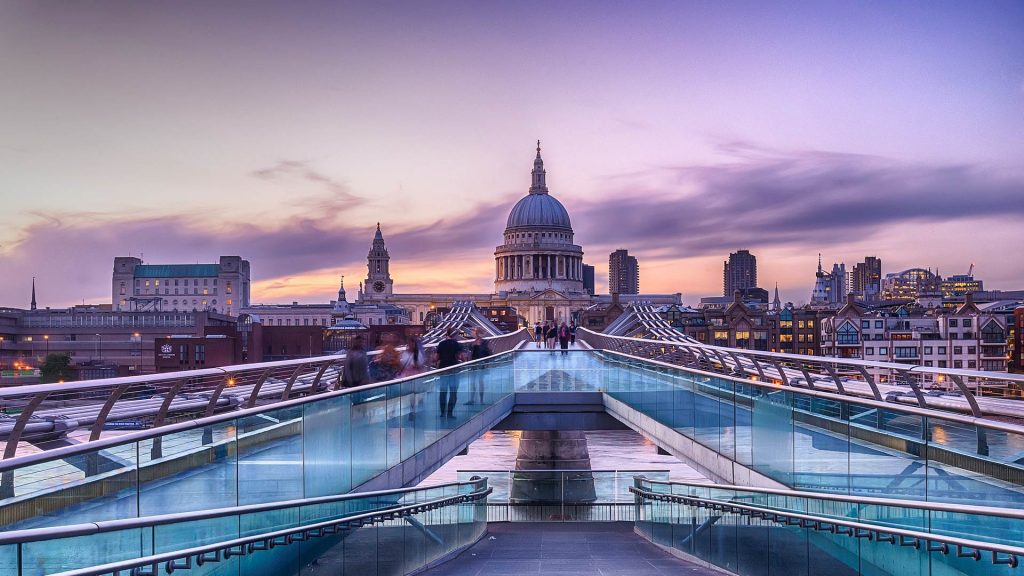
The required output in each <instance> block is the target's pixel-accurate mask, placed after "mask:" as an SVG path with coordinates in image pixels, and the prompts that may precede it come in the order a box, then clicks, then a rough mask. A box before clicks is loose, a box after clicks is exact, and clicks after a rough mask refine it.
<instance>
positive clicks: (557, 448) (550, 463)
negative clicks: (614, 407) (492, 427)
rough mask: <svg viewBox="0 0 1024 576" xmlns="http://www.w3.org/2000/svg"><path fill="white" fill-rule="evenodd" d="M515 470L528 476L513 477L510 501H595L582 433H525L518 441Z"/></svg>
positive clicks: (578, 431)
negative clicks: (548, 472) (546, 472)
mask: <svg viewBox="0 0 1024 576" xmlns="http://www.w3.org/2000/svg"><path fill="white" fill-rule="evenodd" d="M516 470H517V471H523V472H529V473H528V474H525V473H524V474H513V475H512V493H511V498H510V499H511V501H512V502H515V503H527V502H529V503H559V502H593V501H595V500H597V494H596V490H595V488H594V476H593V474H592V473H591V472H590V452H589V451H588V450H587V437H586V434H585V433H584V432H583V431H581V430H526V431H524V432H523V435H522V437H521V438H520V440H519V453H518V454H517V455H516ZM544 471H550V474H544V473H543V472H544ZM538 472H539V473H538Z"/></svg>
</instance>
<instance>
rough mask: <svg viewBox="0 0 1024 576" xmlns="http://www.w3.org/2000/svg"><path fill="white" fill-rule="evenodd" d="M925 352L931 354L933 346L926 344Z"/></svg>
mask: <svg viewBox="0 0 1024 576" xmlns="http://www.w3.org/2000/svg"><path fill="white" fill-rule="evenodd" d="M924 353H925V354H931V353H932V347H931V346H925V347H924Z"/></svg>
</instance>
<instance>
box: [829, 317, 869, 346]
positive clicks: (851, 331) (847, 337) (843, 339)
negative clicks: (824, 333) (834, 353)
mask: <svg viewBox="0 0 1024 576" xmlns="http://www.w3.org/2000/svg"><path fill="white" fill-rule="evenodd" d="M865 322H867V320H865ZM836 342H837V343H839V344H859V343H860V335H859V334H858V333H857V329H856V328H854V327H853V324H850V323H849V322H844V323H843V325H842V326H840V327H839V330H837V331H836Z"/></svg>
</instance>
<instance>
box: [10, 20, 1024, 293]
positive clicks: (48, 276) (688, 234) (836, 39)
mask: <svg viewBox="0 0 1024 576" xmlns="http://www.w3.org/2000/svg"><path fill="white" fill-rule="evenodd" d="M0 83H2V84H0V85H2V89H0V114H2V117H0V199H2V210H0V271H2V272H3V280H2V281H0V307H2V306H15V307H27V306H28V303H29V302H28V300H29V289H30V282H31V278H32V277H33V276H35V277H36V278H37V285H38V293H39V303H40V305H41V306H54V307H57V306H67V305H70V304H76V303H81V302H82V301H85V302H91V303H101V302H109V299H110V273H111V266H112V261H113V258H114V256H119V255H139V254H140V253H141V254H143V255H144V258H145V260H146V261H147V262H150V263H175V262H196V261H200V262H213V261H216V258H217V256H218V255H221V254H237V255H240V256H242V257H244V258H247V259H248V260H250V261H251V263H252V271H253V275H254V287H253V300H254V301H255V302H260V303H274V302H290V301H293V300H297V301H301V302H325V301H327V300H329V299H331V298H332V297H334V294H335V293H336V291H337V284H338V275H340V274H345V275H346V277H347V280H348V281H347V282H346V284H347V287H348V288H350V290H351V289H353V288H355V285H356V283H357V282H358V280H359V279H360V278H362V277H363V276H365V273H366V268H365V258H366V252H367V250H368V249H369V246H370V240H371V238H372V236H373V228H374V225H375V223H376V222H378V221H379V222H381V225H382V228H383V230H384V235H385V239H386V241H387V244H388V248H389V250H390V252H391V257H392V265H391V267H392V274H393V276H394V277H395V290H396V292H405V291H416V292H422V291H437V292H457V291H474V292H477V291H487V290H490V289H491V288H492V287H493V284H492V282H493V274H494V260H493V250H494V247H495V245H497V244H498V243H499V242H500V241H501V233H502V231H503V229H504V226H505V219H506V217H507V214H508V211H509V209H510V208H511V207H512V205H513V204H514V203H515V201H516V200H517V199H518V198H519V197H521V196H522V195H524V194H526V192H527V189H528V188H529V184H530V178H529V172H530V169H531V167H532V159H533V155H534V146H535V141H536V140H537V139H538V138H540V139H541V140H542V141H543V148H544V159H545V164H546V167H547V170H548V185H549V187H550V190H551V193H552V194H553V195H554V196H555V197H556V198H558V199H559V200H560V201H562V203H563V204H564V205H565V206H566V208H567V209H568V211H569V214H570V216H571V218H572V222H573V226H574V228H575V231H576V241H577V243H578V244H580V245H582V246H583V249H584V251H585V261H587V262H588V263H590V264H593V265H595V266H596V267H597V272H598V284H599V289H600V288H603V284H604V276H605V275H606V272H607V262H608V253H609V252H611V251H612V250H614V249H616V248H627V249H628V250H629V251H630V253H632V254H635V255H636V256H637V257H638V258H639V260H640V268H641V291H643V292H658V293H664V292H677V291H678V292H682V293H683V297H684V301H685V302H687V303H690V304H693V303H696V302H697V300H698V299H699V298H700V297H701V296H708V295H719V294H720V293H721V288H722V286H721V284H722V261H723V259H725V258H726V257H727V256H728V253H729V252H730V251H735V250H737V249H749V250H750V251H752V252H753V253H754V254H755V255H756V256H757V258H758V269H759V270H758V275H759V281H760V282H759V283H760V285H761V286H762V287H765V288H768V289H769V290H771V289H772V288H773V287H774V286H775V283H776V282H778V284H779V286H780V289H781V291H782V296H783V299H784V300H791V301H794V302H797V303H800V302H806V301H807V300H808V298H809V295H810V291H811V288H812V286H813V280H814V277H813V274H814V270H815V266H816V264H817V254H818V252H821V253H822V254H823V259H824V261H825V263H826V265H827V266H831V263H832V262H834V261H845V262H846V264H847V266H848V268H852V266H853V264H854V263H855V262H856V261H859V260H862V259H863V257H864V256H865V255H877V256H879V257H881V259H882V262H883V273H887V272H895V271H899V270H902V269H905V268H909V267H913V266H921V267H932V268H933V269H934V268H938V269H939V272H940V273H942V274H943V275H948V274H954V273H965V272H966V271H967V268H968V266H969V265H970V264H971V263H972V262H974V263H976V268H975V275H976V277H978V278H981V279H983V280H984V281H985V284H986V287H987V288H990V289H991V288H997V289H1024V258H1022V257H1021V255H1020V254H1021V245H1022V243H1024V2H1020V1H1007V2H988V1H978V2H943V1H938V2H936V1H927V2H909V1H907V2H868V1H863V2H861V1H858V2H852V1H851V2H839V1H828V0H825V1H813V2H760V1H759V2H728V3H726V2H646V1H643V2H630V3H627V2H598V1H590V2H531V1H516V2H501V3H499V2H471V1H467V2H434V1H424V2H412V1H410V2H364V3H358V4H356V3H338V2H258V1H248V0H247V1H244V2H243V1H233V2H208V1H197V2H188V1H175V2H136V1H117V0H102V1H94V2H89V1H78V2H57V1H53V2H50V1H45V0H26V1H16V0H6V1H5V2H3V3H2V4H0Z"/></svg>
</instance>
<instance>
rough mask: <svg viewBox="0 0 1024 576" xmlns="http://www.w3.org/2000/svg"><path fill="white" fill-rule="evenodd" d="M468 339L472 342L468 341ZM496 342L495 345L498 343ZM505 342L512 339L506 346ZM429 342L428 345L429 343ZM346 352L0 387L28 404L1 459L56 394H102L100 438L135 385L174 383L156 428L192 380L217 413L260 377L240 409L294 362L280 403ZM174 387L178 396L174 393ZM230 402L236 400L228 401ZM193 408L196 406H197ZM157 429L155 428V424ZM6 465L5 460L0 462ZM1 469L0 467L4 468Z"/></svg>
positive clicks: (6, 397)
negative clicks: (225, 397) (242, 381)
mask: <svg viewBox="0 0 1024 576" xmlns="http://www.w3.org/2000/svg"><path fill="white" fill-rule="evenodd" d="M527 337H528V334H527V332H526V329H525V328H523V329H520V330H518V331H516V332H512V333H509V334H503V335H501V336H496V337H492V338H489V339H488V340H489V341H490V342H491V343H492V347H493V348H492V349H494V350H495V352H503V351H505V350H502V348H504V349H511V348H513V347H514V346H515V345H516V344H518V342H519V341H521V340H523V339H525V338H527ZM467 342H470V341H467ZM495 344H497V345H495ZM506 344H508V345H507V346H506ZM430 347H432V346H431V345H428V346H426V347H425V348H430ZM377 354H379V351H373V352H369V353H368V355H369V356H374V355H377ZM345 360H346V355H343V354H341V355H329V356H318V357H315V358H299V359H294V360H281V361H275V362H261V363H258V364H240V365H234V366H225V367H221V368H206V369H201V370H189V371H181V372H169V373H166V374H158V375H152V376H129V377H122V378H107V379H101V380H91V381H85V382H72V383H64V384H37V385H31V386H21V387H16V388H2V389H0V402H5V401H6V402H11V401H13V400H17V401H21V402H23V403H24V406H23V409H22V411H21V413H20V414H19V415H18V417H17V419H16V420H15V422H14V425H13V427H12V428H11V430H10V432H9V434H8V439H7V444H6V446H5V448H4V452H3V460H4V461H6V460H10V459H14V458H16V450H17V447H18V444H19V442H20V441H21V439H22V437H23V435H24V433H25V429H26V427H27V426H28V424H29V422H30V421H32V418H33V415H34V414H35V413H36V412H37V411H38V410H40V407H41V406H42V404H43V402H44V401H51V402H52V401H53V400H54V399H55V397H56V395H58V394H59V395H66V394H89V393H95V394H101V395H102V396H101V397H98V398H96V401H95V402H93V403H91V405H93V406H95V407H97V408H99V412H98V413H97V415H96V419H95V421H93V422H92V423H91V427H92V433H91V435H90V441H95V440H98V439H99V437H100V431H101V430H102V429H103V426H104V424H105V423H106V421H107V417H108V416H109V413H110V410H111V408H112V407H113V406H114V404H115V402H116V400H117V399H118V398H119V397H120V396H121V395H123V394H124V393H125V392H126V391H127V390H129V389H131V388H132V387H133V386H136V387H142V388H144V387H147V386H150V387H151V386H155V385H164V386H170V390H168V392H167V396H166V397H165V398H164V401H163V402H162V403H161V405H160V407H159V409H158V411H157V412H156V413H155V414H154V418H153V421H154V424H155V425H156V426H154V428H155V427H163V426H162V425H163V423H164V421H165V419H166V416H167V413H168V411H169V410H170V407H171V404H172V402H171V400H172V399H173V397H174V396H176V395H177V393H178V392H180V390H181V387H182V385H183V384H184V383H185V382H186V381H188V382H197V381H203V380H204V379H205V380H208V381H209V382H212V383H213V385H212V386H211V387H207V388H204V389H201V390H192V391H190V393H191V394H193V395H202V394H209V396H208V397H206V396H202V397H204V398H207V399H208V401H207V404H206V408H205V410H200V411H201V412H203V413H204V416H205V417H211V416H213V414H214V412H215V411H216V410H217V409H218V407H220V406H221V404H219V401H220V400H221V395H222V393H223V391H224V390H225V389H226V388H228V387H231V386H233V385H234V383H235V380H234V377H235V376H239V377H241V376H243V375H252V376H256V375H257V374H258V375H259V376H258V378H256V380H257V382H256V384H255V385H254V387H253V390H252V392H251V393H250V396H249V399H248V400H247V401H245V402H243V403H241V407H242V408H247V407H252V406H255V403H256V402H255V401H256V397H257V394H258V392H259V389H260V386H262V384H263V381H264V380H265V379H266V378H267V377H268V376H269V375H270V374H271V373H272V371H274V370H281V369H287V368H292V367H294V371H292V372H291V376H290V377H289V379H288V383H287V386H286V387H285V389H284V392H283V394H282V395H281V398H280V400H278V401H277V402H275V403H274V404H275V405H276V404H280V403H282V402H286V401H288V400H289V398H288V396H289V394H290V393H291V391H292V386H293V385H294V383H295V381H296V380H297V378H298V377H299V375H300V373H302V371H303V368H308V371H307V372H306V373H305V377H307V378H313V380H312V382H310V383H309V384H308V386H309V392H308V395H310V396H311V395H315V394H318V393H320V392H322V391H323V390H325V389H327V388H330V386H329V385H328V386H326V387H324V386H322V385H321V381H322V378H323V376H324V374H325V373H326V371H327V369H328V368H334V369H335V370H338V371H340V370H342V369H343V368H344V362H345ZM395 381H399V380H392V381H389V382H395ZM339 387H340V381H338V382H337V383H336V384H335V385H334V386H333V388H334V390H335V391H337V390H338V389H339ZM171 392H174V395H171ZM229 406H232V407H233V405H229ZM193 411H195V410H193ZM238 412H239V411H235V412H231V413H232V414H238ZM151 429H153V428H151ZM0 466H2V464H0ZM2 469H3V468H2V467H0V470H2Z"/></svg>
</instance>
